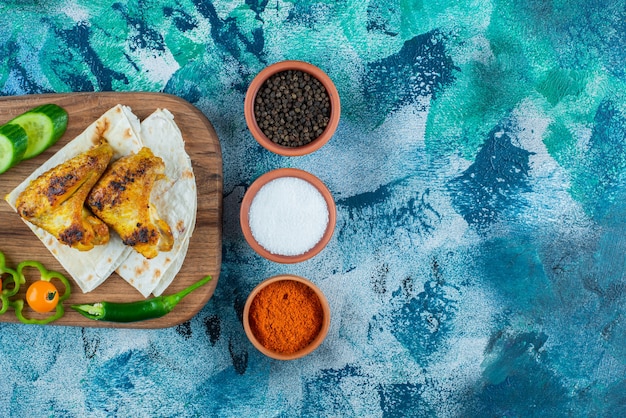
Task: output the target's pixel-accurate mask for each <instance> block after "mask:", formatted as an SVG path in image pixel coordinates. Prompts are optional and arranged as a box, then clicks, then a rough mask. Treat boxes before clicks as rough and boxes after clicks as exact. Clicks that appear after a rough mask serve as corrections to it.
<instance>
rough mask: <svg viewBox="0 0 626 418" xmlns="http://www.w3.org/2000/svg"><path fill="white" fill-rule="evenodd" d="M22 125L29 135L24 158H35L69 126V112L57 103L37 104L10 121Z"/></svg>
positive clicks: (52, 143)
mask: <svg viewBox="0 0 626 418" xmlns="http://www.w3.org/2000/svg"><path fill="white" fill-rule="evenodd" d="M9 123H14V124H17V125H20V126H21V127H22V128H24V130H25V131H26V134H27V135H28V147H27V148H26V152H25V153H24V156H23V157H22V159H24V160H27V159H29V158H33V157H35V156H37V155H39V154H41V153H42V152H44V151H45V150H46V149H48V148H49V147H50V146H52V145H54V143H55V142H57V141H58V140H59V138H61V135H63V133H64V132H65V129H66V128H67V112H66V111H65V109H63V108H62V107H59V106H57V105H55V104H44V105H41V106H37V107H35V108H33V109H31V110H29V111H28V112H26V113H23V114H21V115H20V116H18V117H16V118H15V119H13V120H11V121H9Z"/></svg>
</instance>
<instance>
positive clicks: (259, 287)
mask: <svg viewBox="0 0 626 418" xmlns="http://www.w3.org/2000/svg"><path fill="white" fill-rule="evenodd" d="M283 280H293V281H296V282H300V283H303V284H305V285H306V286H308V287H309V288H310V289H311V290H313V291H314V292H315V294H316V295H317V297H318V298H319V300H320V304H321V305H322V311H323V312H324V319H323V322H322V328H321V329H320V332H319V334H317V336H316V337H315V339H314V340H313V341H312V342H311V344H309V345H308V346H306V347H305V348H303V349H302V350H300V351H297V352H295V353H292V354H281V353H276V352H274V351H272V350H268V349H267V348H265V347H264V346H263V345H262V344H261V343H260V342H259V340H257V339H256V337H255V336H254V333H253V332H252V329H251V328H250V321H249V315H250V305H252V301H253V300H254V298H255V297H256V295H257V294H258V293H259V292H260V291H261V290H262V289H263V288H265V287H267V286H268V285H270V284H272V283H275V282H279V281H283ZM243 328H244V331H245V333H246V336H247V337H248V340H250V342H251V343H252V345H253V346H254V347H255V348H256V349H257V350H259V351H260V352H261V353H263V354H265V355H266V356H268V357H270V358H273V359H276V360H295V359H298V358H302V357H304V356H306V355H308V354H311V353H312V352H313V351H315V350H316V349H317V348H318V347H319V346H320V344H322V342H323V341H324V340H325V339H326V336H327V334H328V330H329V328H330V305H329V304H328V299H326V296H325V295H324V292H322V290H321V289H320V288H319V287H318V286H317V285H315V283H313V282H312V281H311V280H309V279H305V278H304V277H301V276H297V275H294V274H279V275H276V276H272V277H269V278H267V279H265V280H263V281H262V282H261V283H259V284H258V285H257V286H256V287H255V288H254V289H252V291H251V292H250V294H249V295H248V298H247V299H246V304H245V305H244V308H243Z"/></svg>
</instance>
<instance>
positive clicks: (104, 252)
mask: <svg viewBox="0 0 626 418" xmlns="http://www.w3.org/2000/svg"><path fill="white" fill-rule="evenodd" d="M140 129H141V125H140V123H139V119H138V118H137V117H136V116H135V115H134V114H133V113H132V112H131V110H130V108H128V107H127V106H122V105H117V106H115V107H113V108H112V109H110V110H108V111H107V112H106V113H104V115H102V116H101V117H100V118H98V119H97V120H96V121H95V122H93V123H92V124H91V125H90V126H89V127H87V129H85V130H84V131H83V132H82V133H81V134H80V135H79V136H77V137H76V138H75V139H73V140H72V141H70V142H69V143H67V144H66V145H65V146H64V147H63V148H61V149H60V150H59V151H58V152H56V153H55V154H54V155H53V156H52V157H50V159H48V160H47V161H46V162H45V163H43V164H42V165H41V166H40V167H38V168H37V169H36V170H35V171H34V172H33V173H32V174H31V175H30V176H28V177H27V178H26V179H25V180H24V181H23V182H22V183H21V184H20V185H18V186H17V187H16V188H15V189H13V191H11V192H10V193H9V194H8V195H7V196H6V197H5V199H6V201H7V202H8V203H9V205H11V207H12V208H13V210H15V202H16V200H17V197H18V196H19V195H20V193H22V191H24V189H26V188H27V187H28V185H29V184H30V182H31V181H32V180H34V179H36V178H37V177H39V176H40V175H42V174H43V173H45V172H46V171H48V170H50V169H51V168H54V167H56V166H57V165H59V164H61V163H63V162H65V161H67V160H69V159H70V158H73V157H75V156H76V155H78V154H80V153H82V152H85V151H87V150H89V149H90V148H91V147H93V146H94V145H96V144H98V143H99V142H100V138H101V137H104V138H105V139H106V140H107V141H108V142H109V144H110V145H111V148H113V158H114V159H117V158H119V157H120V156H122V155H126V154H128V153H129V152H131V150H134V149H138V148H141V140H140V139H139V134H138V132H139V130H140ZM24 222H25V223H26V224H27V225H28V227H29V228H30V229H31V230H32V231H33V232H34V233H35V235H36V236H37V237H38V238H39V239H40V240H41V242H42V243H43V244H44V245H45V246H46V248H47V249H48V250H49V251H50V252H51V253H52V255H53V256H54V257H55V258H56V259H57V260H58V261H59V263H61V265H62V266H63V268H64V269H65V270H66V271H67V272H68V273H69V274H70V275H71V276H72V278H73V279H74V281H75V282H76V283H77V284H78V286H79V287H80V288H81V290H82V291H83V292H85V293H86V292H90V291H92V290H93V289H95V288H96V287H98V286H99V285H100V284H102V282H104V281H105V280H106V279H107V278H108V277H109V276H110V275H111V273H113V271H114V270H115V268H116V267H117V266H118V265H119V263H120V262H121V261H122V260H124V259H126V258H127V256H128V253H129V252H130V251H132V249H131V248H129V247H128V246H126V245H124V244H123V243H122V240H121V239H120V238H119V236H117V235H116V234H111V236H110V240H109V242H108V243H107V244H106V245H98V246H96V247H94V248H93V249H92V250H90V251H78V250H76V249H74V248H71V247H69V246H67V245H64V244H62V243H60V242H59V241H58V240H57V239H56V238H55V237H54V236H53V235H52V234H49V233H48V232H46V231H44V230H43V229H41V228H39V227H37V226H35V225H33V224H31V223H30V222H28V221H25V220H24Z"/></svg>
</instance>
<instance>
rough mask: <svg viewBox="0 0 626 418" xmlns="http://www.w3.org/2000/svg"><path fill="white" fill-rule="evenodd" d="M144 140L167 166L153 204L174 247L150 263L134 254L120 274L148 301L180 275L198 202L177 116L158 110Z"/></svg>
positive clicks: (154, 191) (143, 133)
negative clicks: (170, 235)
mask: <svg viewBox="0 0 626 418" xmlns="http://www.w3.org/2000/svg"><path fill="white" fill-rule="evenodd" d="M140 138H141V141H142V143H143V145H144V146H146V147H148V148H150V149H151V150H152V152H153V153H154V155H156V156H158V157H161V159H163V162H164V163H165V179H163V180H159V181H158V182H156V183H155V185H154V188H153V189H152V195H151V197H150V203H151V204H152V205H154V207H155V208H156V211H157V213H158V214H159V216H160V217H161V218H162V219H163V220H165V221H166V222H167V224H168V225H169V226H170V228H171V230H172V235H173V236H174V244H173V247H172V249H171V250H170V251H167V252H160V253H159V254H158V255H157V256H156V257H155V258H153V259H150V260H147V259H146V258H145V257H143V256H142V255H141V254H139V253H137V252H136V251H132V252H130V253H129V254H128V256H127V258H126V259H125V260H124V261H123V262H122V264H121V265H120V266H119V267H118V268H117V269H116V272H117V274H119V275H120V276H121V277H122V278H123V279H124V280H126V281H127V282H128V283H130V284H131V285H132V286H133V287H135V288H136V289H137V290H139V292H140V293H141V294H142V295H143V296H144V297H148V296H149V295H150V293H153V294H154V295H155V296H158V295H160V294H161V293H162V292H163V291H164V290H165V289H166V288H167V287H168V286H169V285H170V283H171V282H172V280H173V279H174V277H175V276H176V274H177V273H178V272H179V271H180V268H181V266H182V263H183V261H184V259H185V256H186V254H187V247H188V242H189V239H190V237H191V234H192V233H193V230H194V227H195V222H196V210H197V207H198V202H197V190H196V181H195V177H194V174H193V169H192V166H191V159H190V158H189V155H187V153H186V152H185V143H184V140H183V136H182V134H181V132H180V130H179V129H178V126H176V123H175V122H174V116H173V115H172V114H171V113H170V112H169V111H168V110H167V109H157V110H156V111H155V112H154V113H152V114H151V115H150V116H148V117H147V118H146V119H144V120H143V121H142V122H141V131H140Z"/></svg>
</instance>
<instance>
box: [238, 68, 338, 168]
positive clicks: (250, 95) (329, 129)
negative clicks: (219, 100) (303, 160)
mask: <svg viewBox="0 0 626 418" xmlns="http://www.w3.org/2000/svg"><path fill="white" fill-rule="evenodd" d="M288 70H299V71H303V72H305V73H308V74H310V75H312V76H313V77H315V78H317V79H318V80H319V81H320V82H321V83H322V85H323V86H324V88H325V89H326V92H327V93H328V97H329V99H330V120H329V121H328V125H326V128H325V129H324V131H323V132H322V134H321V135H320V136H318V137H317V138H316V139H314V140H313V141H311V142H309V143H307V144H305V145H301V146H298V147H289V146H283V145H279V144H277V143H275V142H273V141H272V140H270V139H269V138H268V137H267V136H266V135H265V134H264V133H263V131H262V130H261V128H260V127H259V125H258V123H257V120H256V118H255V115H254V103H255V99H256V97H257V93H258V92H259V89H260V88H261V86H263V83H265V81H267V79H268V78H270V77H272V76H273V75H274V74H277V73H280V72H283V71H288ZM340 114H341V104H340V102H339V93H338V92H337V88H336V87H335V85H334V84H333V82H332V80H331V79H330V78H329V77H328V75H326V73H324V72H323V71H322V70H321V69H319V68H318V67H316V66H314V65H312V64H309V63H307V62H303V61H281V62H277V63H275V64H272V65H270V66H268V67H266V68H265V69H263V70H262V71H261V72H259V73H258V74H257V75H256V77H255V78H254V79H253V80H252V83H250V86H249V87H248V91H247V93H246V98H245V102H244V115H245V117H246V123H247V124H248V129H249V130H250V133H251V134H252V136H253V137H254V139H256V141H257V142H258V143H259V144H261V146H263V147H264V148H265V149H267V150H269V151H272V152H274V153H276V154H279V155H283V156H287V157H293V156H301V155H306V154H310V153H312V152H313V151H316V150H318V149H320V148H321V147H322V146H323V145H324V144H326V143H327V142H328V140H329V139H330V138H331V137H332V136H333V134H334V133H335V131H336V130H337V125H338V124H339V116H340Z"/></svg>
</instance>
